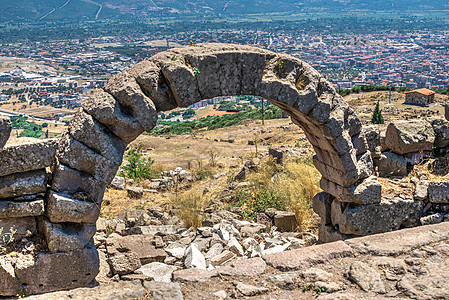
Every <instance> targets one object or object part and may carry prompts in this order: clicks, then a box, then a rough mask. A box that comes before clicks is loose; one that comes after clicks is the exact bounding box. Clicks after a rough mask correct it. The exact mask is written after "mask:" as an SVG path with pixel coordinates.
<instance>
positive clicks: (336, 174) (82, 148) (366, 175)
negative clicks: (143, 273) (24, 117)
mask: <svg viewBox="0 0 449 300" xmlns="http://www.w3.org/2000/svg"><path fill="white" fill-rule="evenodd" d="M195 70H199V71H200V72H196V71H195ZM228 95H255V96H261V97H263V98H265V99H267V100H268V101H270V102H271V103H272V104H274V105H277V106H279V107H280V108H281V109H282V110H283V111H285V112H286V113H288V114H289V115H290V116H291V118H292V121H293V122H294V123H295V124H297V125H299V126H300V127H301V128H302V129H303V130H304V132H305V134H306V136H307V138H308V140H309V142H310V143H311V144H312V145H313V147H314V149H315V152H316V156H315V157H314V164H315V166H316V168H317V169H318V170H319V171H320V172H321V174H322V179H321V187H322V189H323V190H324V192H322V193H320V194H318V195H317V196H316V197H315V199H314V208H315V210H316V211H317V212H318V213H319V214H320V216H321V217H322V226H321V229H320V236H321V237H322V240H334V239H341V238H344V237H346V236H345V235H344V234H347V235H348V236H351V235H365V234H370V233H373V232H375V231H379V230H378V229H377V228H374V229H373V228H371V227H376V226H375V225H369V226H367V225H366V223H363V222H362V221H361V220H360V218H357V216H356V215H357V214H355V213H354V210H359V211H358V213H359V214H360V215H363V216H365V217H366V215H370V216H371V217H372V216H373V215H374V218H375V219H376V218H377V219H379V218H382V217H385V218H388V217H392V218H393V217H394V220H395V221H394V222H393V223H394V224H395V225H394V226H390V227H388V226H387V227H385V228H382V229H381V230H386V231H388V230H394V229H398V228H399V227H400V226H407V225H411V224H413V223H414V222H415V223H416V218H417V217H419V216H418V215H419V214H420V208H421V206H422V202H421V201H416V200H411V201H409V200H403V199H398V200H397V201H390V202H385V203H384V202H382V203H381V185H380V183H379V182H378V181H377V179H376V177H375V176H373V174H374V165H373V159H372V157H373V155H371V151H370V148H369V146H368V144H367V139H366V136H365V134H366V131H364V130H362V124H361V122H360V120H359V118H358V117H357V115H356V113H355V112H354V111H353V110H352V109H351V108H350V107H349V106H348V104H346V103H345V102H344V100H343V98H342V97H341V96H340V95H338V94H337V93H336V92H335V89H334V88H333V87H332V85H331V84H330V83H329V82H327V81H326V80H325V79H324V78H323V77H321V76H320V74H319V73H318V72H317V71H315V70H314V69H313V68H311V67H310V66H309V65H308V64H306V63H304V62H302V61H300V60H299V59H296V58H293V57H291V56H288V55H284V54H276V53H273V52H270V51H266V50H261V49H257V48H253V47H248V46H238V45H226V44H199V45H195V46H189V47H186V48H182V49H171V50H168V51H166V52H163V53H159V54H157V55H155V56H153V57H152V58H150V59H149V60H146V61H143V62H140V63H138V64H136V65H135V66H133V67H132V68H130V69H128V70H126V71H124V72H122V73H121V74H118V75H116V76H114V77H113V78H112V79H111V80H110V81H109V82H108V84H107V85H106V86H105V87H104V89H102V90H98V91H96V92H95V93H94V94H93V95H91V96H90V97H89V100H88V101H87V102H86V103H85V105H84V106H83V107H82V108H81V109H80V110H79V111H78V112H77V113H76V115H75V117H74V119H73V121H72V122H71V123H70V125H69V128H68V131H67V132H66V133H64V135H63V137H62V138H61V139H59V140H58V141H56V140H47V141H43V142H39V143H34V144H26V145H20V146H11V147H7V148H5V149H3V150H0V176H1V177H0V227H3V228H4V229H5V230H9V227H10V226H11V225H14V227H15V229H16V230H17V233H16V234H17V236H18V237H26V236H30V235H36V234H40V235H42V236H43V237H44V240H45V242H46V243H45V244H46V247H47V250H48V251H43V252H42V253H40V254H38V255H37V256H35V257H34V259H31V260H26V261H22V260H19V259H18V258H16V257H9V256H4V257H3V258H2V257H0V295H16V294H17V293H18V291H21V290H25V291H26V293H43V292H49V291H53V290H60V289H69V288H75V287H79V286H85V285H87V284H88V283H89V282H91V281H92V280H93V279H94V278H95V276H96V275H97V273H98V266H99V259H98V254H97V252H96V250H95V248H94V246H93V243H92V237H93V235H94V233H95V229H96V228H95V221H96V220H97V218H98V215H99V212H100V206H101V202H102V199H103V194H104V192H105V188H106V185H107V184H109V183H110V182H111V181H112V179H113V178H114V176H115V174H116V172H117V170H118V168H119V166H120V164H121V163H122V158H123V154H124V151H125V149H126V146H127V144H128V143H130V142H131V141H133V140H134V139H135V138H137V137H138V136H139V135H140V134H141V133H142V132H144V131H150V130H151V129H152V128H153V127H154V126H155V125H156V120H157V113H158V112H159V111H167V110H171V109H174V108H176V107H187V106H189V105H191V104H193V103H196V102H198V101H200V100H202V99H209V98H213V97H219V96H228ZM8 128H9V129H8ZM0 131H1V132H0V146H3V145H4V141H3V140H5V136H6V138H7V136H9V131H10V127H8V122H7V121H0ZM370 134H371V135H372V132H370ZM371 150H372V151H373V150H374V149H371ZM48 167H50V168H51V169H49V168H48ZM46 168H47V169H46ZM50 170H51V172H50ZM394 207H400V208H401V209H402V210H405V211H407V213H404V214H403V215H394V216H390V215H388V214H385V215H384V212H387V211H391V210H392V209H393V208H394ZM331 210H335V211H336V213H332V214H331ZM393 210H394V209H393ZM365 211H366V212H365ZM364 214H365V215H364ZM376 214H378V215H376ZM382 222H384V223H385V221H382Z"/></svg>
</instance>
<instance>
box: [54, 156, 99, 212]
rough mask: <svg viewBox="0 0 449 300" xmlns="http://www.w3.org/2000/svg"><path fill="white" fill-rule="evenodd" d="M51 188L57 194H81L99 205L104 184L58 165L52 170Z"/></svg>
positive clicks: (87, 175)
mask: <svg viewBox="0 0 449 300" xmlns="http://www.w3.org/2000/svg"><path fill="white" fill-rule="evenodd" d="M51 188H52V190H54V191H56V192H58V193H68V194H70V195H73V194H83V195H85V196H86V197H88V200H89V201H91V202H95V203H97V204H101V202H102V201H103V196H104V192H105V190H106V184H105V183H101V182H99V181H98V180H96V179H95V178H93V177H92V176H90V175H89V174H86V173H83V172H80V171H77V170H74V169H71V168H69V167H67V166H65V165H63V164H61V163H59V164H57V165H56V167H55V169H54V170H53V181H52V184H51Z"/></svg>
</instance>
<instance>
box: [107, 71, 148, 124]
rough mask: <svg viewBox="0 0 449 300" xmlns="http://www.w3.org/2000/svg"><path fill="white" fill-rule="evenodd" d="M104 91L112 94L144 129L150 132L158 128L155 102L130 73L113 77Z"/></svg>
mask: <svg viewBox="0 0 449 300" xmlns="http://www.w3.org/2000/svg"><path fill="white" fill-rule="evenodd" d="M104 90H105V91H106V92H107V93H109V94H111V95H112V96H113V97H114V98H115V99H116V100H117V101H118V102H119V103H120V104H121V106H122V107H124V109H126V111H127V112H128V113H129V114H130V115H131V116H132V117H133V118H135V120H136V121H137V122H139V124H140V125H141V126H142V127H143V129H145V130H146V131H150V130H151V129H153V127H154V126H156V121H157V111H156V107H155V106H154V103H153V101H151V99H150V98H148V97H147V96H146V95H145V94H144V93H143V91H142V89H141V88H140V86H139V84H138V83H137V81H136V79H135V78H134V77H133V76H131V75H130V74H129V73H128V72H126V71H125V72H122V73H120V74H117V75H115V76H114V77H112V78H111V79H110V80H109V81H108V83H107V84H106V86H105V87H104Z"/></svg>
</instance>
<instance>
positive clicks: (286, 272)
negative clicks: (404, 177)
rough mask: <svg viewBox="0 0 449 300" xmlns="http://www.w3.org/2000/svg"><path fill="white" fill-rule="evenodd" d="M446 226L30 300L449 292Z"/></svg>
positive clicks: (430, 295)
mask: <svg viewBox="0 0 449 300" xmlns="http://www.w3.org/2000/svg"><path fill="white" fill-rule="evenodd" d="M448 232H449V222H443V223H440V224H436V225H427V226H421V227H416V228H411V229H404V230H400V231H395V232H389V233H383V234H378V235H372V236H367V237H361V238H356V239H350V240H346V241H338V242H334V243H328V244H323V245H314V246H311V247H305V248H301V249H296V250H289V251H285V252H282V253H276V254H267V255H263V256H262V257H255V258H240V259H238V260H235V261H233V262H231V263H227V264H224V265H223V266H220V267H218V268H216V269H213V270H201V269H198V268H190V269H184V270H176V271H173V270H170V271H167V270H164V271H160V272H159V271H153V272H152V273H151V275H145V274H133V275H128V276H122V277H121V280H118V281H116V282H109V283H100V284H98V283H96V284H93V286H92V287H90V288H81V289H76V290H72V291H67V292H56V293H51V294H46V295H41V296H33V297H29V299H64V298H70V299H232V298H235V299H320V300H323V299H448V297H449V285H448V284H447V282H448V280H449V272H448V271H447V270H448V268H449V233H448ZM95 285H96V286H95Z"/></svg>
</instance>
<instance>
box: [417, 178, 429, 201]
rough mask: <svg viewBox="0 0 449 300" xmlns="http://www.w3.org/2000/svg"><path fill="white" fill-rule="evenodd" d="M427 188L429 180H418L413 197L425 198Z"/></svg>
mask: <svg viewBox="0 0 449 300" xmlns="http://www.w3.org/2000/svg"><path fill="white" fill-rule="evenodd" d="M428 188H429V182H428V181H427V180H423V181H420V182H418V183H417V184H416V187H415V193H414V198H415V199H417V200H426V199H427V194H428V193H427V189H428Z"/></svg>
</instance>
